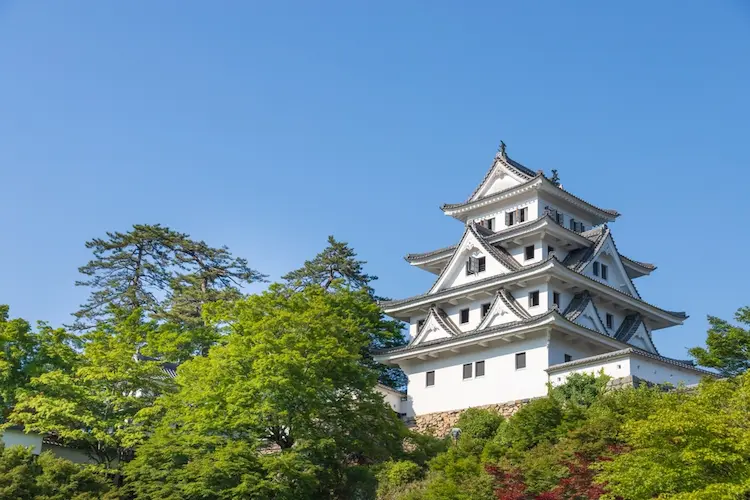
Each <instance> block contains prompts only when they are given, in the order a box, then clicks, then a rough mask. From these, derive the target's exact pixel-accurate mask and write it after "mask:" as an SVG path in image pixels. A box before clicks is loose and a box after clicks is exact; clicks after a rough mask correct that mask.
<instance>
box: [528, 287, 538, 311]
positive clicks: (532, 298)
mask: <svg viewBox="0 0 750 500" xmlns="http://www.w3.org/2000/svg"><path fill="white" fill-rule="evenodd" d="M538 305H539V290H534V291H533V292H529V307H534V306H538Z"/></svg>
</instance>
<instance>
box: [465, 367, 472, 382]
mask: <svg viewBox="0 0 750 500" xmlns="http://www.w3.org/2000/svg"><path fill="white" fill-rule="evenodd" d="M467 378H471V363H466V364H465V365H464V380H466V379H467Z"/></svg>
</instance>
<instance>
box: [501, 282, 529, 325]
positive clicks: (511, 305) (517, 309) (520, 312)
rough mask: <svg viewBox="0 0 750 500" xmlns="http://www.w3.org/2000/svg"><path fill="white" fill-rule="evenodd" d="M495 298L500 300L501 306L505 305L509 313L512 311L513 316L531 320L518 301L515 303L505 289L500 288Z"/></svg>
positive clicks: (513, 298) (514, 299)
mask: <svg viewBox="0 0 750 500" xmlns="http://www.w3.org/2000/svg"><path fill="white" fill-rule="evenodd" d="M497 296H498V297H499V298H500V300H502V301H503V304H505V306H506V307H507V308H508V309H510V310H511V311H513V312H514V313H515V315H516V316H518V317H519V318H524V319H530V318H531V315H530V314H529V312H528V311H527V310H526V309H524V308H523V307H521V305H520V304H519V303H518V301H516V298H515V297H513V295H512V294H511V293H510V292H509V291H508V290H506V289H505V288H501V289H500V290H498V292H497Z"/></svg>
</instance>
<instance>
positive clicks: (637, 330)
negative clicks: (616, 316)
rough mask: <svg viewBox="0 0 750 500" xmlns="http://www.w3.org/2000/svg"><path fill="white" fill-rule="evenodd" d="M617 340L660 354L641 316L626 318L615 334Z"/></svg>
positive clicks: (632, 315)
mask: <svg viewBox="0 0 750 500" xmlns="http://www.w3.org/2000/svg"><path fill="white" fill-rule="evenodd" d="M615 338H616V339H617V340H620V341H622V342H627V343H628V344H630V345H632V346H635V347H638V348H639V349H643V350H644V351H648V352H652V353H655V354H659V351H657V350H656V346H655V345H654V341H653V339H652V338H651V332H650V331H649V329H648V327H647V326H646V324H645V323H644V322H643V318H642V317H641V315H640V314H637V313H636V314H631V315H628V316H626V317H625V319H624V320H623V322H622V324H621V325H620V328H618V329H617V333H615Z"/></svg>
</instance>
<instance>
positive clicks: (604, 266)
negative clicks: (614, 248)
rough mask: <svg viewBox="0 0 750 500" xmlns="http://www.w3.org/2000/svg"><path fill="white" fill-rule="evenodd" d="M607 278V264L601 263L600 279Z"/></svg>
mask: <svg viewBox="0 0 750 500" xmlns="http://www.w3.org/2000/svg"><path fill="white" fill-rule="evenodd" d="M607 278H609V266H607V265H606V264H602V279H603V280H606V279H607Z"/></svg>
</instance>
